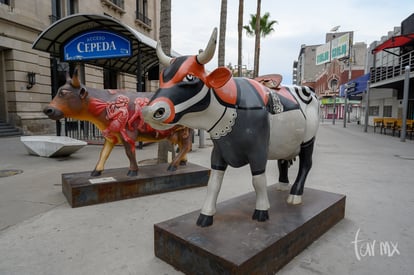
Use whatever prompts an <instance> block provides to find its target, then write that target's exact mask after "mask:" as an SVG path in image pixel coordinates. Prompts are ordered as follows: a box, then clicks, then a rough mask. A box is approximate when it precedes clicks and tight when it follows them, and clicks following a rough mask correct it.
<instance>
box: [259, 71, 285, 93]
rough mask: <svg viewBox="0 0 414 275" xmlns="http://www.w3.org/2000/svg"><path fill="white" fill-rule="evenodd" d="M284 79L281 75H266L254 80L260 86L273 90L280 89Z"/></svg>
mask: <svg viewBox="0 0 414 275" xmlns="http://www.w3.org/2000/svg"><path fill="white" fill-rule="evenodd" d="M282 79H283V77H282V76H281V75H280V74H266V75H261V76H258V77H256V78H254V80H256V81H257V82H259V83H260V84H262V85H264V86H266V87H267V88H270V89H273V90H279V89H280V83H281V82H282Z"/></svg>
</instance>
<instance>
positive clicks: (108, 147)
mask: <svg viewBox="0 0 414 275" xmlns="http://www.w3.org/2000/svg"><path fill="white" fill-rule="evenodd" d="M114 145H115V144H114V143H113V142H110V141H109V139H107V138H105V142H104V145H103V147H102V150H101V153H100V154H99V160H98V163H97V164H96V166H95V169H94V170H93V171H92V173H91V176H92V177H97V176H100V175H101V174H102V171H103V170H104V166H105V162H106V160H107V159H108V157H109V155H110V154H111V152H112V149H113V148H114Z"/></svg>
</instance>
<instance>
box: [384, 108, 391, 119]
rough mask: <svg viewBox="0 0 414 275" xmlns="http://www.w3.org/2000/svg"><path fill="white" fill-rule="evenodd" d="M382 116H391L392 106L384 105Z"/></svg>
mask: <svg viewBox="0 0 414 275" xmlns="http://www.w3.org/2000/svg"><path fill="white" fill-rule="evenodd" d="M383 117H392V106H391V105H388V106H384V114H383Z"/></svg>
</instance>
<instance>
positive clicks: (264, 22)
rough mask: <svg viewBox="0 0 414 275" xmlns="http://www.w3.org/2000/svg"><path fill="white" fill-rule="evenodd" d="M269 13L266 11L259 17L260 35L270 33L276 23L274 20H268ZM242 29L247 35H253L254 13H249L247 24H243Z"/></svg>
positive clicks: (254, 26)
mask: <svg viewBox="0 0 414 275" xmlns="http://www.w3.org/2000/svg"><path fill="white" fill-rule="evenodd" d="M269 17H270V13H268V12H266V13H265V14H264V15H263V16H261V17H260V36H261V37H266V36H267V35H269V34H270V33H272V32H274V31H275V29H274V28H273V26H274V25H275V24H278V22H277V21H276V20H270V18H269ZM243 29H245V30H246V34H247V36H255V29H256V14H250V21H249V25H245V26H243Z"/></svg>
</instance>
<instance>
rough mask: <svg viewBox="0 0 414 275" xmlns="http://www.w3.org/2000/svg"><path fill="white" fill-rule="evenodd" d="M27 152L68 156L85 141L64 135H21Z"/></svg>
mask: <svg viewBox="0 0 414 275" xmlns="http://www.w3.org/2000/svg"><path fill="white" fill-rule="evenodd" d="M20 140H21V142H22V143H23V144H24V146H25V147H26V149H27V150H28V152H29V154H31V155H37V156H41V157H62V156H69V155H71V154H73V153H75V152H76V151H78V150H79V149H81V148H82V147H84V146H85V145H87V143H86V142H85V141H81V140H77V139H73V138H70V137H64V136H22V137H20Z"/></svg>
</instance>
